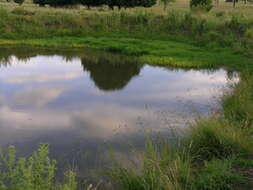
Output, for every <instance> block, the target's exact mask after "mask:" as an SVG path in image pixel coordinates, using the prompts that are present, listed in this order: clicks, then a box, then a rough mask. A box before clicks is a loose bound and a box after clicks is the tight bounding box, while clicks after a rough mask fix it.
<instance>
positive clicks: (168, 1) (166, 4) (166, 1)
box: [161, 0, 176, 10]
mask: <svg viewBox="0 0 253 190" xmlns="http://www.w3.org/2000/svg"><path fill="white" fill-rule="evenodd" d="M161 2H162V3H163V9H164V10H166V9H167V6H168V4H169V3H170V2H176V0H161Z"/></svg>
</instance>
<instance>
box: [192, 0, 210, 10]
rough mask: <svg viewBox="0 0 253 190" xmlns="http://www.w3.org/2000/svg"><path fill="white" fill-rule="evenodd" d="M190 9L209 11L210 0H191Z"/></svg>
mask: <svg viewBox="0 0 253 190" xmlns="http://www.w3.org/2000/svg"><path fill="white" fill-rule="evenodd" d="M190 7H191V9H201V10H204V11H207V12H208V11H210V10H211V9H212V8H213V5H212V0H191V1H190Z"/></svg>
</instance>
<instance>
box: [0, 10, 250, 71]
mask: <svg viewBox="0 0 253 190" xmlns="http://www.w3.org/2000/svg"><path fill="white" fill-rule="evenodd" d="M42 10H43V9H34V10H33V9H24V8H14V9H7V8H1V9H0V16H1V18H2V19H1V20H0V32H1V34H0V45H1V46H4V45H5V46H8V45H32V46H40V47H76V48H82V47H90V48H95V49H99V50H106V51H109V52H112V53H120V54H124V55H132V56H137V57H138V58H139V60H140V61H142V62H145V63H150V64H156V65H170V66H181V67H196V68H198V67H214V66H229V67H233V68H235V69H238V68H240V67H245V66H246V65H247V66H249V67H251V64H249V62H250V59H251V57H252V51H251V48H252V46H253V22H252V21H253V17H252V16H251V15H244V16H242V15H243V12H242V13H241V14H238V13H237V14H235V13H233V12H225V11H223V12H222V11H221V12H218V13H208V14H202V13H190V12H189V11H187V10H177V11H176V10H173V9H171V10H169V11H168V12H163V14H157V13H154V12H152V11H151V10H143V9H136V10H135V11H133V10H132V11H128V10H127V11H124V10H123V11H101V12H98V11H91V12H88V13H87V11H83V10H82V9H80V10H78V11H77V10H75V11H72V12H71V11H66V13H65V12H63V11H57V9H56V11H45V10H43V11H42Z"/></svg>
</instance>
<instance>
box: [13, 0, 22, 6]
mask: <svg viewBox="0 0 253 190" xmlns="http://www.w3.org/2000/svg"><path fill="white" fill-rule="evenodd" d="M14 2H15V3H17V4H19V5H20V6H21V5H22V4H23V3H24V2H25V0H14Z"/></svg>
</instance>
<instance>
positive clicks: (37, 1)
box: [33, 0, 47, 7]
mask: <svg viewBox="0 0 253 190" xmlns="http://www.w3.org/2000/svg"><path fill="white" fill-rule="evenodd" d="M33 3H34V4H38V5H39V6H41V7H43V6H45V5H46V4H47V2H46V0H33Z"/></svg>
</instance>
